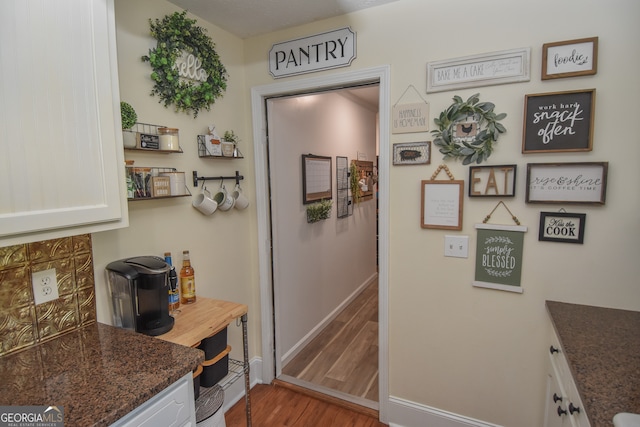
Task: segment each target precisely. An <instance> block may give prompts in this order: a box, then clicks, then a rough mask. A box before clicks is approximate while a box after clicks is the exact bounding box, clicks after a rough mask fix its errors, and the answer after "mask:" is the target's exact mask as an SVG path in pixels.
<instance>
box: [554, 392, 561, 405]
mask: <svg viewBox="0 0 640 427" xmlns="http://www.w3.org/2000/svg"><path fill="white" fill-rule="evenodd" d="M558 402H562V398H561V397H560V396H558V395H557V394H555V393H553V403H558Z"/></svg>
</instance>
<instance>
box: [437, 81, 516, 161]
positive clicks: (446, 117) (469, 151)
mask: <svg viewBox="0 0 640 427" xmlns="http://www.w3.org/2000/svg"><path fill="white" fill-rule="evenodd" d="M479 95H480V94H479V93H476V94H475V95H471V97H470V98H469V99H467V101H466V102H465V101H463V100H462V98H460V97H459V96H458V95H456V96H454V97H453V101H454V102H453V104H451V106H449V108H447V109H446V110H445V111H443V112H442V113H440V117H439V118H437V119H433V121H434V122H435V124H436V125H437V126H438V130H434V131H431V133H432V134H433V135H434V136H435V139H434V141H433V143H434V145H436V146H438V147H440V152H441V153H442V154H444V160H446V159H449V158H453V159H460V158H461V159H462V164H463V165H468V164H470V163H473V162H476V163H482V162H483V161H484V160H487V159H488V158H489V156H490V155H491V152H492V151H493V144H494V143H496V142H497V141H498V136H499V135H500V134H501V133H505V132H506V131H507V129H506V128H505V127H504V126H503V125H502V124H500V123H498V121H499V120H502V119H504V118H505V117H507V114H506V113H501V114H496V113H494V112H493V109H494V108H495V105H494V104H493V103H491V102H480V98H479ZM470 116H473V117H474V118H475V119H476V121H477V124H478V129H479V132H478V133H477V134H476V135H475V136H474V137H473V138H465V139H463V138H456V137H455V136H454V135H455V134H454V132H455V130H456V126H457V125H459V124H460V123H461V122H463V121H464V120H465V119H466V118H468V117H470Z"/></svg>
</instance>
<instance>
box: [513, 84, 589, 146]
mask: <svg viewBox="0 0 640 427" xmlns="http://www.w3.org/2000/svg"><path fill="white" fill-rule="evenodd" d="M595 102H596V90H595V89H583V90H572V91H564V92H549V93H538V94H531V95H525V98H524V126H523V133H522V152H523V153H524V154H528V153H559V152H576V151H591V150H592V148H593V123H594V118H595Z"/></svg>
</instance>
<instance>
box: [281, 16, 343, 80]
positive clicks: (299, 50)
mask: <svg viewBox="0 0 640 427" xmlns="http://www.w3.org/2000/svg"><path fill="white" fill-rule="evenodd" d="M355 57H356V33H354V32H353V31H351V28H349V27H345V28H340V29H338V30H333V31H328V32H326V33H321V34H316V35H313V36H309V37H303V38H301V39H295V40H289V41H286V42H282V43H276V44H274V45H273V46H272V47H271V50H270V51H269V73H271V75H272V76H273V77H274V78H276V79H277V78H281V77H288V76H294V75H296V74H305V73H312V72H315V71H321V70H328V69H331V68H338V67H347V66H349V65H351V62H352V61H353V60H354V59H355Z"/></svg>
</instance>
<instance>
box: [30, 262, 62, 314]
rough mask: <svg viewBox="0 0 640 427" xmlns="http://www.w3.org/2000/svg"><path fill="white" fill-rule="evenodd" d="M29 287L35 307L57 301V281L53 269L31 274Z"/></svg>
mask: <svg viewBox="0 0 640 427" xmlns="http://www.w3.org/2000/svg"><path fill="white" fill-rule="evenodd" d="M31 285H32V286H33V299H34V300H35V302H36V305H38V304H42V303H45V302H49V301H53V300H54V299H58V280H57V279H56V269H55V268H50V269H49V270H42V271H36V272H34V273H32V274H31Z"/></svg>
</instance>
